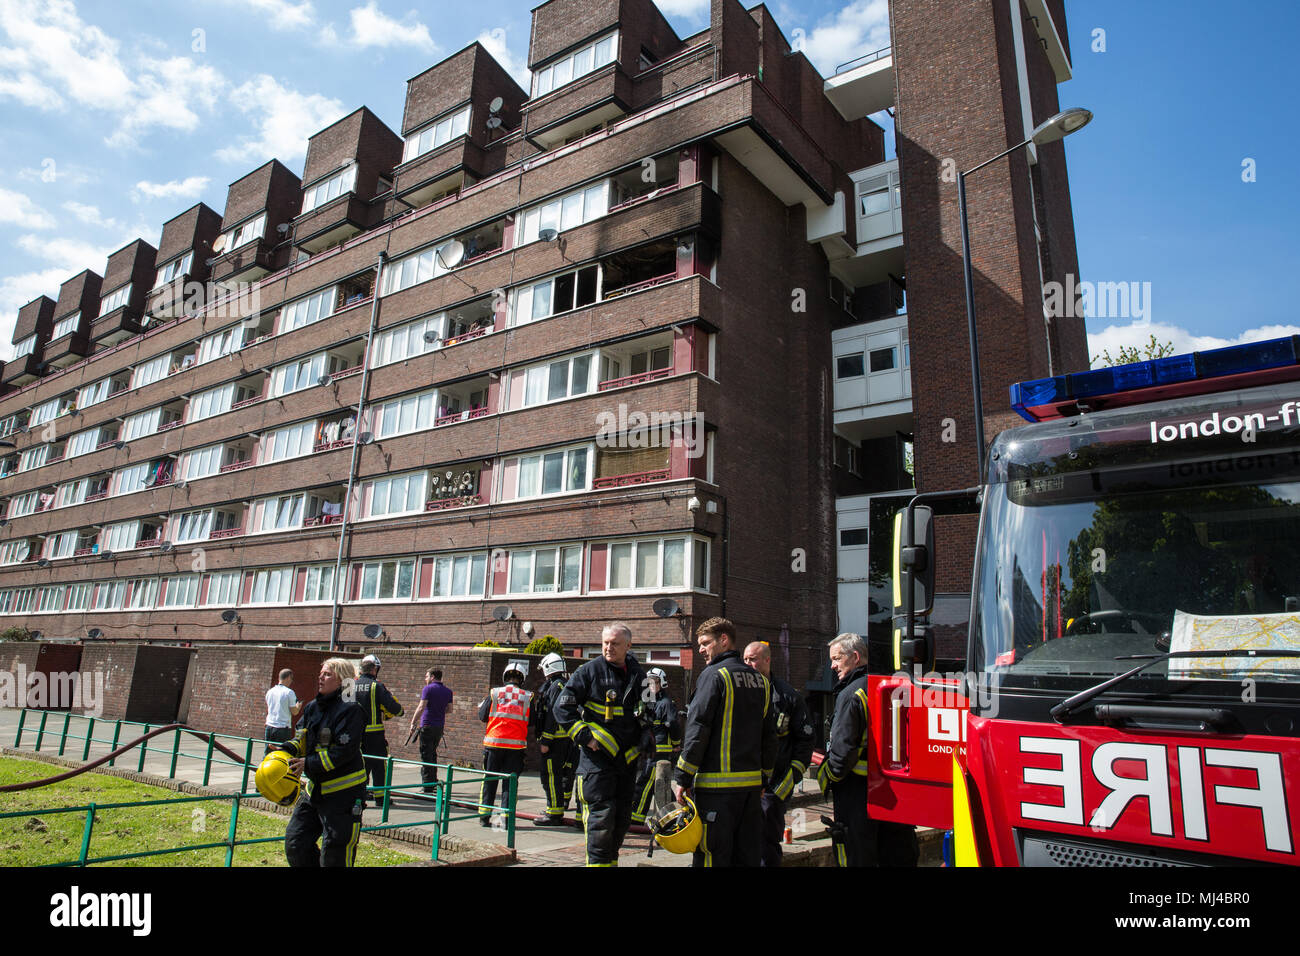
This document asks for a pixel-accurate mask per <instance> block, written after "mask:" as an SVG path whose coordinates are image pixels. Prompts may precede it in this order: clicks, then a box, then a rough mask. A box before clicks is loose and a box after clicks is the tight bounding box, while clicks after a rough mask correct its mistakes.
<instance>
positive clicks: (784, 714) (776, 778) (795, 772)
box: [745, 641, 813, 866]
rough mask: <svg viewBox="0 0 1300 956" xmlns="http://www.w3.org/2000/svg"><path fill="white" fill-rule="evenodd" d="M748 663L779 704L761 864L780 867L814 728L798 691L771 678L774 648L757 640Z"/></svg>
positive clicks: (747, 655)
mask: <svg viewBox="0 0 1300 956" xmlns="http://www.w3.org/2000/svg"><path fill="white" fill-rule="evenodd" d="M745 663H746V664H748V665H749V666H750V667H752V668H754V670H756V671H758V672H759V673H760V674H762V675H763V676H764V677H766V678H767V679H768V681H769V682H770V683H771V684H772V700H773V702H774V703H775V705H776V767H775V768H774V769H773V771H772V779H771V780H769V781H768V782H767V785H766V786H764V787H763V794H762V798H761V800H760V803H761V806H762V810H763V848H762V865H763V866H780V865H781V838H782V837H783V836H784V835H785V805H786V801H787V800H789V799H790V794H791V793H793V792H794V787H795V784H797V783H798V782H799V781H800V780H802V779H803V775H804V774H806V773H807V772H808V763H809V761H810V760H812V751H813V726H812V719H811V718H810V717H809V716H808V708H807V707H806V706H805V705H804V702H803V698H802V697H800V696H799V692H798V691H797V690H795V689H794V688H793V687H791V686H790V685H789V684H787V683H786V682H785V681H783V680H778V679H777V678H775V677H773V676H772V648H771V647H769V646H768V644H767V642H766V641H754V642H753V643H752V644H750V645H749V646H748V647H747V648H745Z"/></svg>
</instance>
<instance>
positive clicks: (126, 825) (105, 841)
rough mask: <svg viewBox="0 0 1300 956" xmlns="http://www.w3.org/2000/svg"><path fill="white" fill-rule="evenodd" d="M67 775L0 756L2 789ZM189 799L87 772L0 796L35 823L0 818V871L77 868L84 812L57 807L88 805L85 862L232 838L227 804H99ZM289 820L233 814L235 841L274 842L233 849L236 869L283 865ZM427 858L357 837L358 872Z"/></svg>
mask: <svg viewBox="0 0 1300 956" xmlns="http://www.w3.org/2000/svg"><path fill="white" fill-rule="evenodd" d="M65 769H66V768H64V767H61V766H56V765H53V764H47V763H39V762H37V761H32V760H18V759H14V758H11V757H0V786H3V785H5V784H10V783H22V782H24V781H27V780H40V779H42V778H44V777H53V776H55V775H57V774H60V773H63V772H64V771H65ZM185 796H192V794H180V793H176V792H175V791H172V790H168V789H165V788H163V787H150V786H147V785H145V784H142V783H135V782H134V781H131V780H124V779H122V778H121V777H114V776H111V775H109V774H100V773H86V774H82V775H81V776H78V777H73V778H72V779H71V780H63V781H60V782H59V783H55V784H50V785H49V786H45V787H37V788H35V789H32V790H20V791H17V792H15V793H6V794H3V795H0V813H10V812H15V811H32V812H35V813H36V816H35V817H15V818H9V819H0V866H41V865H45V864H50V863H62V862H66V861H72V862H75V861H76V860H77V858H78V856H79V855H80V852H81V839H82V830H83V828H84V827H85V824H86V811H85V810H81V811H78V812H73V813H48V812H42V811H48V810H51V809H57V808H59V807H84V806H86V805H87V804H90V803H94V804H96V806H97V809H96V811H95V826H94V829H93V831H92V838H91V842H90V853H89V857H90V858H91V859H94V858H97V857H105V856H114V855H116V854H119V853H140V852H144V851H147V850H162V849H167V848H170V847H183V846H197V845H201V844H204V843H217V842H220V841H222V840H225V839H226V836H227V834H228V833H229V832H230V807H231V803H232V801H229V800H209V801H204V802H202V803H178V804H176V805H174V806H151V807H122V808H119V809H103V808H100V807H99V806H98V805H99V804H104V803H129V802H132V801H136V800H174V799H176V798H178V797H185ZM288 822H289V818H288V817H281V816H276V815H274V814H268V813H258V812H256V811H254V810H251V809H249V808H248V807H247V806H245V805H241V806H240V808H239V821H238V829H237V833H236V837H237V838H238V839H241V840H246V839H257V838H259V837H275V838H276V841H275V842H273V843H259V844H256V845H254V846H241V847H236V848H235V856H234V865H235V866H287V865H288V864H287V863H286V862H285V859H284V828H285V825H286V824H287V823H288ZM428 858H429V856H428V851H427V850H425V851H422V852H420V851H418V850H417V849H415V848H412V849H411V850H409V851H408V850H405V849H402V850H399V849H397V848H396V844H394V842H393V841H390V840H376V839H375V838H372V837H370V836H368V835H363V836H362V838H361V845H360V847H359V848H358V850H357V866H394V865H396V864H399V863H408V862H410V861H411V860H412V859H426V860H427V859H428ZM225 860H226V850H225V848H224V847H215V848H213V849H208V850H192V851H188V852H184V853H167V854H163V855H160V856H150V857H141V858H139V859H134V860H117V861H114V862H113V863H110V864H101V865H111V866H224V865H225Z"/></svg>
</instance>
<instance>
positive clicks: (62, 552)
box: [45, 531, 81, 560]
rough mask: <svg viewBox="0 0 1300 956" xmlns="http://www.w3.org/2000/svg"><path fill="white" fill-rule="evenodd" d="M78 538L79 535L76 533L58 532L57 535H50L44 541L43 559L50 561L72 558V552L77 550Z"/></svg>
mask: <svg viewBox="0 0 1300 956" xmlns="http://www.w3.org/2000/svg"><path fill="white" fill-rule="evenodd" d="M80 537H81V533H80V532H78V531H60V532H59V533H58V534H54V535H50V537H48V538H47V539H46V547H45V557H47V558H50V559H51V560H55V559H58V558H70V557H72V552H73V551H76V550H77V539H78V538H80Z"/></svg>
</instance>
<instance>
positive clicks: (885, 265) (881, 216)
mask: <svg viewBox="0 0 1300 956" xmlns="http://www.w3.org/2000/svg"><path fill="white" fill-rule="evenodd" d="M849 178H850V179H852V180H853V209H854V212H853V215H854V217H855V219H856V236H857V242H858V244H857V247H856V248H854V247H850V246H847V245H845V244H844V243H842V242H841V243H840V244H839V249H838V250H828V254H830V255H832V257H833V258H834V261H833V263H832V271H833V272H834V273H835V275H836V276H838V277H839V278H841V279H843V280H844V281H845V282H847V283H848V284H850V285H852V286H854V287H857V286H864V285H875V284H876V283H878V282H884V281H885V280H886V279H888V278H889V277H890V276H891V275H892V276H901V275H902V274H903V273H904V272H905V271H906V264H905V262H904V259H903V202H902V186H901V182H900V180H899V174H898V160H896V159H891V160H890V161H889V162H887V163H877V164H876V165H875V166H868V167H866V168H864V169H859V170H856V171H854V172H852V173H850V174H849ZM839 251H843V252H844V256H839V255H838V252H839Z"/></svg>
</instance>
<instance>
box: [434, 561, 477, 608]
mask: <svg viewBox="0 0 1300 956" xmlns="http://www.w3.org/2000/svg"><path fill="white" fill-rule="evenodd" d="M426 560H428V561H430V562H432V564H433V589H432V594H431V596H432V597H435V598H452V597H482V596H483V588H484V584H485V582H486V580H487V555H484V554H440V555H438V556H437V557H435V558H428V559H426Z"/></svg>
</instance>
